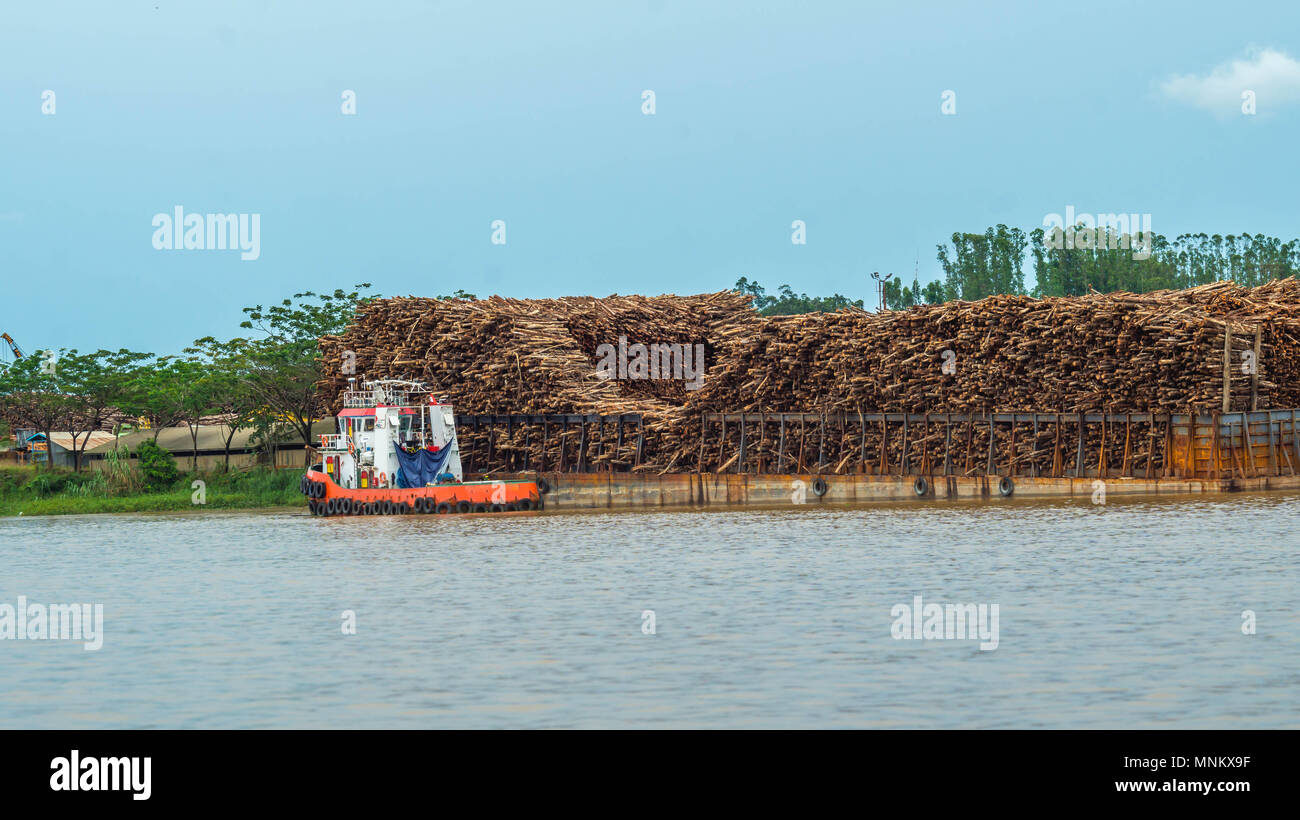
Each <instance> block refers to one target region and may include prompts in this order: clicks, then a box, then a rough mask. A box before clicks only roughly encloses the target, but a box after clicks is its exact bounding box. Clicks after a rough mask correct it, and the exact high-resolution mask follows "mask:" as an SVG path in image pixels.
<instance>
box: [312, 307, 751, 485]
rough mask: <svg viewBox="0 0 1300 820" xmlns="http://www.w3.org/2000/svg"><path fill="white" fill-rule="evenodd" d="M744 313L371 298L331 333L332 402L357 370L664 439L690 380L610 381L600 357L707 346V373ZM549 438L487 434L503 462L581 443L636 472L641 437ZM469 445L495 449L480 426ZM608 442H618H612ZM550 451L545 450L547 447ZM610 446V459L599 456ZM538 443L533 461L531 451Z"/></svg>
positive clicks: (557, 453)
mask: <svg viewBox="0 0 1300 820" xmlns="http://www.w3.org/2000/svg"><path fill="white" fill-rule="evenodd" d="M737 316H747V317H748V318H749V320H750V321H757V318H758V317H757V316H756V315H755V314H754V313H753V311H752V309H750V307H749V298H748V297H746V296H742V295H740V294H737V293H733V292H730V291H723V292H720V293H712V294H703V295H699V296H673V295H667V296H657V297H646V296H610V297H606V298H593V297H569V298H564V299H535V300H524V299H505V298H501V297H496V296H494V297H491V298H488V299H481V300H467V299H448V300H439V299H423V298H414V297H408V298H394V299H382V300H377V301H375V302H372V303H370V304H368V305H367V306H366V307H365V308H364V310H363V312H361V313H360V314H359V315H358V317H357V320H356V321H355V322H354V323H353V324H352V325H351V326H350V327H349V328H348V329H347V331H346V332H344V333H343V334H341V335H339V336H326V337H323V338H322V339H321V342H320V349H321V351H322V354H323V358H324V372H325V379H324V380H323V381H322V382H321V383H320V385H319V386H320V388H321V391H322V395H323V397H324V399H325V402H326V406H327V407H329V408H330V409H331V410H333V411H337V409H338V406H339V402H340V401H341V393H342V391H343V390H344V389H345V388H346V386H347V378H348V376H349V375H355V376H356V377H357V378H358V380H359V381H360V380H362V379H375V378H402V379H415V380H419V381H423V382H426V383H428V384H429V385H431V386H432V387H433V389H434V391H435V392H436V393H437V395H439V396H441V397H445V398H446V399H447V400H448V401H450V402H451V403H452V404H453V405H455V407H456V410H457V412H458V413H464V414H485V413H502V414H504V413H510V414H540V413H583V414H600V415H615V414H633V413H635V414H640V415H641V416H642V417H643V418H644V425H645V429H644V431H643V432H644V434H645V439H646V440H648V441H652V442H662V441H666V440H668V438H669V435H670V430H669V429H668V428H669V426H670V425H671V424H672V422H673V420H675V419H676V417H677V415H678V414H679V413H680V411H681V408H682V407H683V406H684V405H685V403H686V399H687V395H688V393H689V391H688V390H687V388H686V385H685V384H684V383H683V382H682V381H681V380H674V379H659V380H650V379H617V378H614V379H609V378H604V377H603V375H602V373H600V372H598V370H597V368H596V364H597V362H598V359H599V351H600V349H601V346H602V345H610V346H611V347H614V348H617V347H618V346H619V343H620V337H623V339H624V341H625V342H626V344H627V345H632V344H646V345H649V344H654V343H661V344H680V345H691V346H692V349H694V347H693V346H694V345H697V344H702V345H704V351H705V362H704V369H705V372H706V373H707V372H708V371H709V370H710V369H713V368H715V367H717V366H718V363H717V361H716V352H715V348H714V344H713V342H712V339H714V338H715V337H717V327H718V326H719V325H720V324H721V323H723V322H727V323H731V324H733V325H734V324H736V323H737ZM552 432H553V435H548V436H546V437H545V438H544V437H543V436H540V435H536V431H531V430H524V429H512V430H492V431H480V432H479V433H478V434H477V435H478V436H479V437H482V436H489V435H490V436H495V437H496V438H494V440H493V441H492V443H491V449H490V452H492V453H494V454H497V455H498V456H499V458H500V460H502V463H503V464H505V463H507V462H509V463H514V464H518V463H524V462H527V463H532V464H536V463H544V464H558V463H561V462H565V461H566V459H567V460H568V461H569V462H571V463H574V464H577V463H579V461H578V459H577V458H576V457H574V456H572V454H573V452H574V450H575V449H576V448H577V447H578V445H579V441H580V439H581V440H582V441H583V442H585V443H587V444H590V446H591V448H592V449H591V454H590V456H589V457H588V458H586V459H585V460H584V461H583V462H582V463H585V464H588V465H593V466H600V465H609V466H610V467H612V468H619V467H623V468H630V467H631V466H632V465H633V464H635V463H636V462H637V461H638V458H637V455H636V453H635V452H634V448H635V446H636V441H637V440H638V439H639V438H640V436H639V435H638V436H637V437H631V436H627V437H624V440H623V441H622V446H619V441H618V436H617V434H616V433H615V431H614V428H613V427H612V426H611V428H610V430H609V438H610V440H609V441H608V442H604V441H599V440H596V439H595V437H594V436H591V437H589V439H590V440H588V439H586V438H583V435H584V434H583V432H582V431H581V430H579V429H576V428H565V429H562V430H557V431H552ZM459 434H460V436H461V446H462V449H470V448H473V449H474V450H475V452H488V451H489V449H488V445H487V443H486V442H484V441H478V440H475V435H476V434H475V433H473V432H471V431H465V430H460V431H459ZM606 445H607V446H606ZM543 448H545V451H543ZM597 448H599V451H600V452H599V455H597ZM524 449H528V450H529V456H528V458H527V459H525V458H523V457H522V455H523V454H522V452H521V451H522V450H524Z"/></svg>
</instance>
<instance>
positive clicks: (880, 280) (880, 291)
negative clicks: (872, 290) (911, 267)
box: [871, 271, 894, 311]
mask: <svg viewBox="0 0 1300 820" xmlns="http://www.w3.org/2000/svg"><path fill="white" fill-rule="evenodd" d="M871 278H872V279H875V280H876V294H877V295H878V296H879V297H880V310H882V311H883V310H884V309H885V283H886V282H888V281H889V280H890V279H893V278H894V274H892V273H887V274H885V275H884V277H881V275H880V271H872V272H871Z"/></svg>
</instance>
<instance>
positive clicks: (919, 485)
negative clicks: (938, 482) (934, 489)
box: [912, 476, 930, 498]
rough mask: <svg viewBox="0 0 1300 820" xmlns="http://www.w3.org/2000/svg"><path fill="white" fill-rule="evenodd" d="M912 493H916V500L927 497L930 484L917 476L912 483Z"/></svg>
mask: <svg viewBox="0 0 1300 820" xmlns="http://www.w3.org/2000/svg"><path fill="white" fill-rule="evenodd" d="M912 492H914V493H916V495H917V497H918V498H919V497H922V496H925V495H929V493H930V482H928V481H926V480H925V479H924V478H922V477H921V476H917V477H916V480H915V481H913V482H912Z"/></svg>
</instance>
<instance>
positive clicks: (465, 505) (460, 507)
mask: <svg viewBox="0 0 1300 820" xmlns="http://www.w3.org/2000/svg"><path fill="white" fill-rule="evenodd" d="M472 509H474V506H473V505H472V504H470V503H469V502H468V501H459V502H457V503H456V512H458V513H462V514H464V513H467V512H469V511H470V510H472Z"/></svg>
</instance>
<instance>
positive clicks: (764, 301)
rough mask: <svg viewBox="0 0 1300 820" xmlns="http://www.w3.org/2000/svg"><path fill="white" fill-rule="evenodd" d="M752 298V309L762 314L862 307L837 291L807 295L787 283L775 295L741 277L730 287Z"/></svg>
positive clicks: (814, 311) (783, 314)
mask: <svg viewBox="0 0 1300 820" xmlns="http://www.w3.org/2000/svg"><path fill="white" fill-rule="evenodd" d="M732 289H733V290H734V291H736V292H737V293H743V294H746V295H748V296H750V297H752V298H753V304H754V310H756V311H758V312H759V313H760V314H761V315H763V316H791V315H794V314H799V313H829V312H832V311H836V310H840V309H842V308H849V307H856V308H858V309H862V300H861V299H858V300H856V301H855V300H853V299H850V298H849V297H847V296H844V295H841V294H839V293H834V294H831V295H830V296H809V295H808V294H806V293H795V292H794V289H793V288H791V287H790V286H789V285H782V286H781V287H780V288H779V289H778V291H777V293H778V295H777V296H769V295H767V291H766V290H765V289H764V288H763V286H762V285H760V284H758V283H757V282H750V281H749V280H748V279H747V278H745V277H743V276H742V277H741V278H740V279H739V280H738V281H737V282H736V284H735V287H734V288H732Z"/></svg>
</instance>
